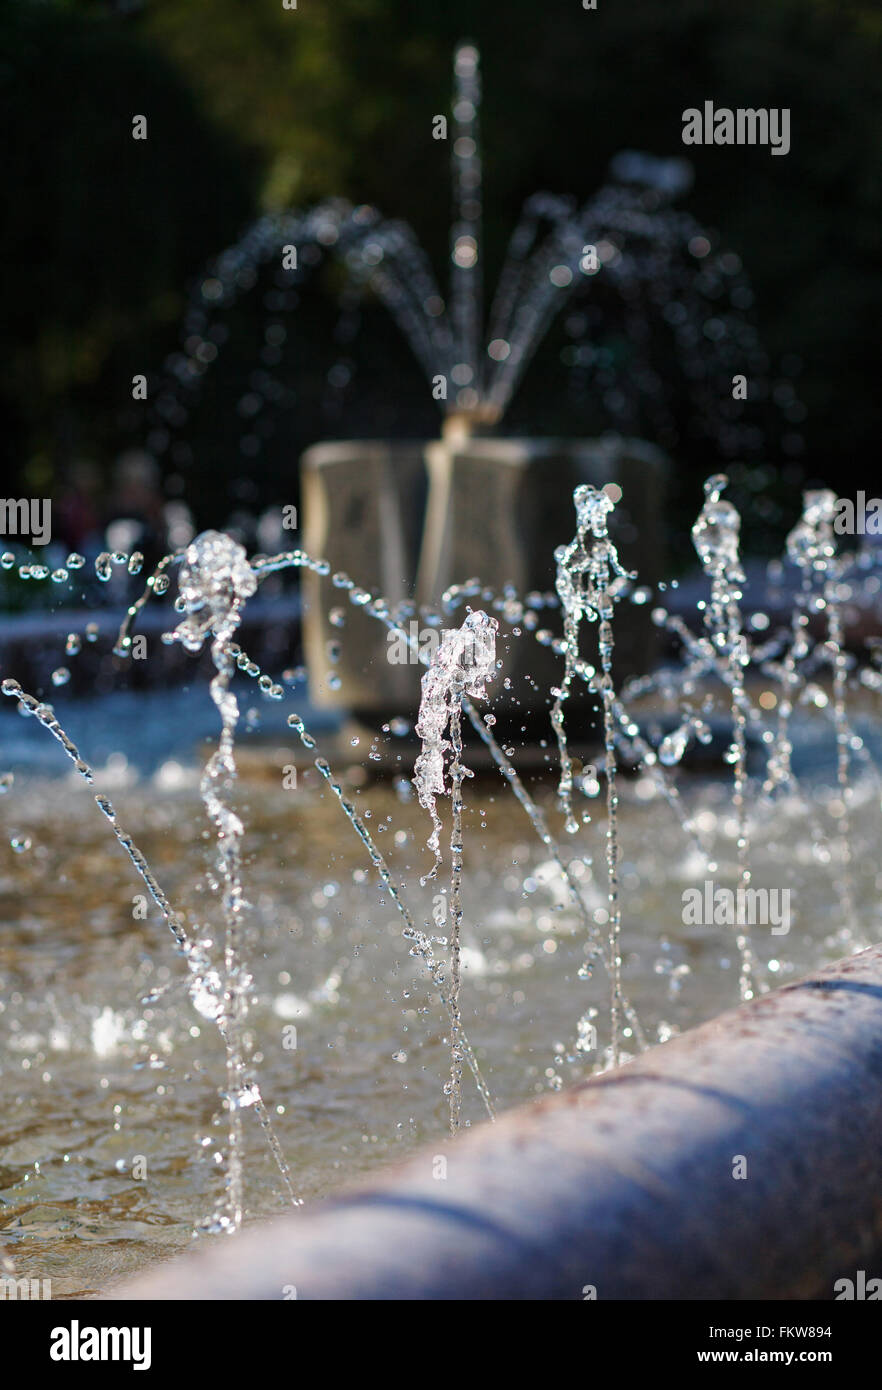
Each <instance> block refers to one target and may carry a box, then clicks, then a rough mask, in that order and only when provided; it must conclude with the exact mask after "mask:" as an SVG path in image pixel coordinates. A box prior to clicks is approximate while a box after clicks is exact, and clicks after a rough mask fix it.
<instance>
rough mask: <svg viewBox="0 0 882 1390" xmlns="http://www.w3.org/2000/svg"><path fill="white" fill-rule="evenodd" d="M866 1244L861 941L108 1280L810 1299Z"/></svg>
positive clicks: (876, 999)
mask: <svg viewBox="0 0 882 1390" xmlns="http://www.w3.org/2000/svg"><path fill="white" fill-rule="evenodd" d="M739 1155H741V1156H743V1159H744V1160H745V1161H746V1172H747V1176H746V1178H744V1179H736V1178H735V1177H734V1176H733V1171H734V1170H735V1169H736V1168H737V1167H738V1165H739V1160H738V1156H739ZM439 1159H446V1171H447V1176H446V1178H441V1177H436V1176H434V1174H436V1173H438V1172H440V1171H442V1170H443V1165H442V1164H441V1163H440V1162H439ZM880 1249H882V947H879V946H875V947H872V948H871V949H869V950H866V951H863V952H861V953H860V954H859V955H856V956H852V957H850V958H849V959H847V960H844V961H840V962H838V963H837V964H836V965H833V966H830V967H828V968H827V969H825V970H822V971H820V972H818V973H817V974H816V975H813V976H811V977H809V978H808V979H805V980H802V981H801V982H799V983H796V984H791V985H787V986H784V987H783V988H781V989H778V990H776V991H775V992H774V993H773V994H768V995H766V996H765V997H763V998H761V999H758V1000H755V1001H753V1002H752V1003H750V1004H748V1005H745V1006H743V1007H742V1008H740V1009H738V1010H736V1011H734V1012H732V1013H729V1014H725V1015H723V1016H722V1017H721V1018H719V1019H716V1020H714V1021H713V1022H712V1023H709V1024H706V1025H705V1026H704V1027H701V1028H698V1029H695V1030H694V1031H693V1032H690V1033H687V1034H684V1035H683V1036H682V1037H679V1038H676V1039H674V1040H673V1041H671V1042H669V1043H666V1044H665V1045H664V1046H662V1047H659V1048H657V1049H656V1050H654V1051H652V1052H650V1053H649V1054H647V1055H646V1056H645V1057H642V1058H640V1059H638V1060H636V1061H634V1062H631V1063H629V1064H628V1065H627V1066H625V1067H623V1068H622V1069H621V1070H620V1071H618V1072H617V1073H615V1074H611V1075H607V1076H602V1077H598V1078H595V1079H593V1080H590V1081H588V1082H586V1083H584V1084H582V1085H580V1086H577V1087H575V1088H573V1089H572V1090H569V1091H565V1092H562V1093H561V1094H559V1095H554V1096H550V1097H548V1098H547V1099H542V1100H540V1101H536V1102H534V1103H532V1104H530V1105H527V1106H524V1107H522V1108H520V1109H517V1110H514V1111H511V1112H509V1113H508V1114H507V1115H505V1116H504V1117H503V1118H502V1119H501V1120H500V1121H499V1122H498V1123H497V1124H496V1125H494V1126H490V1125H483V1126H482V1127H480V1128H476V1129H474V1130H471V1131H469V1132H467V1133H466V1134H464V1135H463V1136H462V1137H461V1138H460V1139H458V1140H456V1141H453V1142H451V1141H441V1140H439V1141H438V1142H437V1143H436V1144H435V1146H434V1149H432V1150H425V1151H423V1152H422V1153H420V1154H417V1155H416V1156H415V1157H414V1158H412V1159H410V1160H409V1161H408V1162H406V1163H404V1164H402V1165H400V1166H398V1167H396V1168H393V1169H389V1170H386V1171H385V1172H383V1173H382V1174H380V1175H379V1176H378V1177H376V1178H375V1179H372V1180H371V1182H370V1183H369V1184H368V1185H367V1186H362V1187H360V1188H358V1189H357V1190H354V1191H351V1192H348V1193H344V1194H343V1195H342V1196H340V1197H337V1198H335V1199H332V1200H328V1201H325V1202H322V1203H320V1204H317V1205H316V1206H315V1207H313V1208H310V1209H307V1210H305V1211H304V1212H303V1213H302V1214H300V1215H296V1216H291V1217H286V1218H284V1219H282V1220H279V1221H274V1222H272V1223H268V1224H265V1225H258V1226H255V1227H252V1228H251V1229H250V1230H248V1231H246V1232H245V1233H244V1234H242V1235H240V1236H237V1237H233V1238H231V1239H229V1240H224V1241H222V1242H217V1243H215V1244H213V1245H212V1246H211V1247H210V1248H209V1247H206V1248H205V1249H203V1250H201V1251H198V1252H196V1253H195V1254H190V1255H187V1256H184V1257H181V1258H180V1259H178V1260H176V1261H172V1262H171V1263H170V1264H167V1265H163V1266H158V1267H155V1268H154V1269H152V1270H150V1271H149V1272H147V1273H145V1274H143V1275H141V1276H139V1277H138V1278H136V1279H134V1280H132V1281H130V1282H128V1283H127V1284H125V1285H123V1286H121V1287H120V1288H119V1289H117V1290H115V1291H114V1293H113V1294H112V1295H111V1296H115V1297H120V1298H149V1299H176V1298H259V1299H279V1298H282V1297H284V1296H287V1297H289V1298H290V1297H292V1296H293V1294H292V1292H291V1287H290V1286H292V1285H293V1286H294V1287H296V1290H297V1295H296V1296H297V1298H298V1299H494V1298H498V1299H582V1298H583V1297H585V1293H584V1292H583V1291H584V1290H585V1286H587V1285H593V1286H594V1287H595V1288H596V1290H597V1297H598V1299H614V1298H629V1299H637V1298H651V1299H749V1298H772V1299H776V1298H777V1299H793V1298H797V1299H798V1298H831V1297H833V1283H834V1281H835V1280H836V1279H837V1278H843V1277H851V1278H854V1276H855V1272H856V1271H857V1270H858V1269H865V1270H867V1272H868V1276H869V1274H870V1273H871V1272H872V1273H874V1274H879V1273H882V1270H878V1269H875V1268H874V1263H873V1262H874V1260H875V1259H876V1258H877V1255H878V1252H879V1251H880ZM283 1291H284V1292H283Z"/></svg>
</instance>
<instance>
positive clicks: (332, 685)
mask: <svg viewBox="0 0 882 1390" xmlns="http://www.w3.org/2000/svg"><path fill="white" fill-rule="evenodd" d="M480 104H481V84H480V75H479V57H478V53H477V50H476V49H475V48H474V46H473V45H471V44H462V45H460V47H459V48H458V50H457V52H456V55H455V60H454V95H453V103H452V118H451V128H450V132H449V134H450V151H451V163H452V176H453V177H452V184H453V211H452V218H451V229H450V288H449V294H448V296H447V298H446V299H445V297H444V295H443V293H442V290H441V287H440V286H439V284H438V283H437V281H436V278H435V275H434V273H433V270H432V267H431V265H430V263H429V261H428V258H427V256H426V255H425V253H424V251H423V250H422V248H421V246H420V244H419V242H418V241H417V238H416V236H415V234H414V232H413V231H412V229H411V228H410V227H409V226H408V225H407V224H406V223H404V222H402V221H400V220H397V219H390V218H386V217H383V216H381V214H380V213H379V212H378V211H377V210H376V209H375V208H372V207H369V206H359V207H352V206H351V205H349V204H347V203H346V202H344V201H342V200H330V201H328V202H325V203H322V204H320V205H319V206H318V207H316V208H313V209H311V210H310V211H308V212H297V211H291V212H287V213H284V214H279V215H276V216H267V217H263V218H261V219H259V220H258V221H257V222H256V223H255V224H254V225H253V226H252V227H251V228H249V229H248V231H247V232H246V233H245V235H244V236H243V237H242V238H241V239H240V240H239V241H238V242H237V243H236V244H235V245H234V246H232V247H230V248H229V249H228V250H226V251H224V252H223V253H222V254H221V255H220V256H218V258H217V259H216V261H215V262H214V263H213V264H212V265H211V266H209V267H208V269H207V271H206V273H205V275H204V276H202V277H200V279H199V282H198V284H197V286H196V288H195V290H194V293H193V296H192V300H191V304H190V308H189V310H188V312H187V314H186V317H185V321H184V326H183V334H182V338H183V350H182V351H180V352H178V353H175V354H173V355H172V357H171V358H170V360H169V362H168V364H167V368H168V372H167V376H168V380H167V385H166V387H165V388H164V389H163V390H162V391H161V392H160V393H159V395H158V398H157V406H156V418H155V428H154V429H153V431H152V433H151V435H150V442H151V448H153V449H154V450H161V451H166V450H169V449H172V448H173V447H174V445H173V440H174V438H175V435H176V431H177V429H178V428H179V427H180V425H181V424H182V423H184V422H186V421H187V420H188V419H189V418H190V414H191V412H192V410H193V409H194V408H195V406H196V404H197V402H198V398H199V391H200V387H201V383H202V382H203V380H204V378H205V376H206V374H207V373H208V372H210V371H214V370H217V363H218V362H219V361H220V359H221V358H222V355H223V348H224V343H225V341H227V339H228V337H229V329H228V326H227V322H226V320H227V318H228V316H229V314H230V313H231V312H232V310H233V307H234V305H235V304H236V302H237V301H238V299H239V298H240V296H242V295H243V294H252V293H256V292H263V294H264V297H265V300H266V302H267V304H268V306H269V308H268V313H267V326H266V330H265V333H264V340H265V344H266V346H265V347H264V349H263V350H262V352H261V361H260V368H259V371H257V372H255V373H252V375H251V378H250V380H249V385H248V390H247V391H246V392H245V394H244V395H243V396H242V397H241V399H240V401H239V408H240V412H241V415H242V417H243V418H244V420H245V424H244V425H242V426H241V428H242V430H243V434H242V439H241V447H242V449H243V452H245V456H246V457H247V458H248V459H250V460H258V461H259V458H260V452H259V451H260V447H261V441H260V435H259V431H257V430H256V429H255V421H256V420H257V421H259V420H260V418H261V416H262V415H263V414H265V413H266V412H267V411H269V410H270V409H272V407H273V405H274V403H275V402H277V401H279V400H282V399H284V398H285V397H286V393H288V392H289V391H290V382H289V381H288V380H287V378H286V377H285V376H284V374H283V371H282V369H281V359H282V345H283V344H284V342H285V340H286V337H287V336H288V333H289V329H288V327H287V326H286V324H287V323H288V320H289V318H290V319H292V322H294V323H296V319H295V318H294V317H293V316H295V315H296V311H297V306H298V302H299V299H298V295H299V293H300V292H301V289H302V287H303V286H305V285H306V284H307V283H308V282H309V281H310V280H311V279H312V278H313V277H314V276H315V275H316V274H317V272H318V271H319V269H320V268H321V266H322V265H323V264H324V263H325V262H327V261H328V260H333V261H334V262H336V263H338V264H340V265H342V268H343V270H344V272H345V275H346V284H345V288H344V290H343V292H342V308H341V326H340V332H339V333H338V335H337V336H338V337H339V338H341V339H343V340H344V344H345V341H348V340H349V339H350V338H351V337H352V335H353V333H354V331H355V329H354V327H353V326H352V323H351V320H353V319H354V317H355V315H356V309H357V305H358V304H359V303H360V302H361V301H362V299H363V298H364V296H366V295H368V294H372V295H374V296H375V297H377V298H378V299H379V300H380V301H381V302H382V303H384V304H385V305H386V306H387V307H388V309H389V311H390V312H391V314H392V315H393V316H394V318H395V320H396V322H397V323H398V325H399V326H400V328H401V331H402V334H403V336H404V338H405V340H406V342H407V344H408V345H409V347H410V348H411V350H412V352H413V354H414V356H415V357H416V359H417V361H418V362H419V364H420V367H421V368H422V371H423V373H424V375H425V378H426V383H427V384H426V390H427V392H431V394H432V397H433V399H435V400H436V402H437V404H438V406H439V408H440V410H441V412H442V417H443V428H442V431H441V437H440V438H438V439H434V440H428V441H427V440H419V441H412V442H411V441H400V440H399V441H388V440H378V439H371V440H342V441H325V442H322V443H320V444H317V445H314V446H312V447H311V448H310V449H308V450H307V452H306V454H305V456H304V458H303V460H302V466H301V492H302V499H303V517H304V527H303V541H304V544H305V546H306V548H307V549H308V550H309V551H310V552H311V553H314V554H321V555H323V556H325V557H326V558H327V559H328V561H329V562H330V564H331V565H332V567H333V568H334V569H348V570H350V571H352V572H353V573H355V574H358V575H359V577H360V579H361V581H362V582H363V583H365V584H368V585H370V586H371V587H372V588H376V589H379V590H380V591H381V592H382V593H384V594H385V595H386V597H387V600H388V601H389V602H390V603H393V604H398V603H402V602H410V603H412V604H413V605H414V613H413V616H414V618H415V619H416V620H417V621H419V618H420V614H421V612H422V611H423V610H424V609H426V608H429V609H432V608H437V606H438V605H439V603H440V601H441V596H442V595H443V593H444V592H445V590H446V589H447V588H448V587H449V586H450V585H451V584H453V583H458V582H461V581H462V580H463V579H465V578H467V577H469V576H471V575H480V576H481V577H482V579H483V580H484V582H485V583H488V584H491V585H493V586H494V587H499V588H502V587H503V586H504V585H505V584H510V585H512V586H513V587H514V588H515V589H516V590H517V591H518V592H519V593H523V594H526V593H528V592H535V593H539V594H541V593H545V592H548V591H551V590H553V586H554V578H555V576H554V566H553V560H552V557H551V556H550V554H549V552H548V550H547V546H546V544H545V537H546V536H547V535H548V534H553V535H560V534H563V533H564V530H565V528H566V526H567V525H568V521H569V517H568V506H569V502H568V499H569V498H570V497H571V496H572V492H573V489H574V488H575V487H576V486H578V485H579V484H580V483H581V484H588V485H593V486H595V487H600V486H602V485H603V484H604V483H606V482H610V481H611V482H615V483H616V484H617V485H618V486H619V487H620V489H621V491H622V494H623V501H622V503H621V504H620V507H619V510H618V513H617V515H616V518H615V523H614V524H615V526H616V528H617V536H616V542H617V545H618V546H619V548H620V549H621V552H622V555H623V559H624V563H625V564H626V565H628V566H630V567H632V568H633V567H634V566H635V565H636V563H637V560H638V557H639V562H640V571H641V574H642V576H643V578H644V582H647V583H653V582H655V581H657V580H659V579H661V578H662V577H663V574H664V571H665V561H664V556H663V551H662V545H661V536H660V530H659V527H658V525H657V524H656V522H657V518H658V517H659V516H660V515H661V513H662V510H663V503H664V495H665V487H666V478H667V463H666V458H665V455H664V453H663V452H662V451H661V449H659V448H658V447H656V446H654V445H652V444H650V443H649V442H647V436H648V437H651V438H653V439H655V440H657V441H661V442H662V443H663V444H666V445H670V446H673V447H676V438H677V436H676V430H675V428H674V426H675V422H674V420H673V419H672V417H671V414H670V409H669V406H668V404H667V399H668V391H667V373H668V371H669V363H670V362H671V361H673V362H674V363H676V368H677V380H678V382H680V383H685V388H686V390H687V393H688V402H689V412H690V415H689V422H690V428H692V429H693V430H698V431H699V434H700V435H702V434H703V436H704V437H706V438H707V439H708V443H709V445H710V446H712V447H713V449H714V451H715V453H718V454H721V455H722V456H723V457H732V458H736V457H750V456H752V455H753V454H755V453H756V451H757V448H758V446H759V445H761V444H762V441H763V436H762V433H761V432H760V431H759V430H758V428H757V424H756V420H755V418H754V415H753V413H752V411H753V407H752V406H747V405H745V403H744V402H743V401H742V400H740V399H738V398H737V397H735V398H733V380H734V379H736V376H737V374H739V373H747V374H748V376H749V378H750V382H751V400H752V401H753V400H761V399H762V398H763V397H764V395H767V394H768V389H769V388H768V377H769V373H770V363H769V360H768V357H767V355H766V354H765V352H764V351H763V348H762V345H761V343H760V341H759V339H758V336H757V333H756V331H755V329H754V328H753V326H752V325H751V323H750V321H749V318H748V311H749V309H750V306H751V304H752V300H753V296H752V292H751V290H750V286H749V283H748V280H747V278H746V276H745V274H744V271H743V269H742V266H741V262H740V260H739V258H738V257H737V256H736V255H734V254H733V253H732V252H730V251H726V250H725V249H722V248H718V247H715V246H714V244H713V240H712V237H711V235H710V234H709V233H708V232H707V231H706V229H705V228H703V227H702V226H701V225H700V224H699V223H698V222H697V221H696V220H695V219H694V218H693V217H692V216H690V215H689V214H688V213H687V212H685V211H683V210H682V209H680V208H678V207H677V206H676V199H677V198H678V197H679V196H680V195H682V193H683V192H684V190H685V189H686V188H687V187H688V185H689V182H690V178H691V173H690V169H689V166H688V164H687V163H686V162H685V161H683V160H682V159H669V160H662V159H655V158H652V157H650V156H647V155H640V154H637V153H635V152H628V151H625V152H623V153H622V154H620V155H619V156H617V157H616V158H615V159H614V160H613V162H612V167H611V175H612V177H611V181H610V182H609V183H608V184H607V185H605V186H604V187H603V188H601V189H600V190H599V191H598V192H597V193H596V194H595V195H594V196H593V197H591V198H589V199H588V200H587V201H586V202H585V203H584V204H583V205H582V206H581V207H580V206H578V204H577V203H576V202H575V201H574V200H573V199H571V198H567V197H560V196H557V195H551V194H548V193H537V194H535V195H534V196H532V197H531V198H530V199H528V201H527V203H526V205H525V207H524V209H523V212H522V214H521V216H520V218H519V220H518V222H517V224H516V226H515V228H514V230H513V232H512V235H511V238H510V241H509V244H508V247H507V251H506V254H505V258H504V261H503V265H502V268H501V271H500V274H499V279H498V284H497V288H496V292H495V295H494V296H493V299H492V302H491V304H490V308H489V312H488V313H487V314H486V315H485V311H484V295H483V282H484V277H485V269H484V245H483V239H482V230H481V217H482V198H483V193H482V160H481V151H480V144H479V130H478V121H479V111H480ZM564 311H566V316H565V318H564ZM562 318H563V327H564V333H565V337H566V340H567V345H566V346H565V347H563V348H561V349H560V352H561V356H562V359H563V364H562V366H563V373H564V374H565V375H568V376H569V378H570V388H571V394H572V396H573V399H574V400H575V401H577V402H579V401H585V400H592V401H602V402H603V408H604V412H605V418H606V419H607V421H608V423H609V424H610V425H611V426H612V429H609V430H607V432H605V433H603V434H602V435H600V436H599V437H596V438H589V439H579V438H576V439H562V438H537V437H534V436H531V437H525V436H514V437H512V436H508V437H506V436H504V435H502V434H500V432H499V430H500V426H501V422H502V421H503V419H504V417H505V415H506V412H507V411H508V409H509V407H510V404H511V401H512V398H513V396H514V394H515V393H516V391H517V390H518V388H519V386H520V385H521V383H522V381H523V378H524V375H525V373H526V372H527V369H528V367H529V366H530V363H531V362H532V360H533V359H534V357H535V355H536V353H537V352H538V351H539V349H540V346H541V344H542V343H543V340H544V339H545V338H547V336H548V334H549V331H550V329H551V328H552V326H553V325H554V324H555V322H556V321H558V320H561V319H562ZM608 320H609V321H611V322H612V323H614V324H615V325H616V327H617V329H618V331H617V333H616V334H614V335H613V336H612V337H611V336H610V330H609V328H608V327H607V328H604V325H606V324H607V321H608ZM602 330H603V331H602ZM622 330H623V331H622ZM341 351H343V352H344V358H343V359H341V361H340V362H338V363H337V364H336V365H334V366H333V367H332V368H331V370H330V372H329V374H328V381H329V390H330V391H331V392H332V394H335V395H336V396H339V398H340V399H339V401H338V404H337V411H338V413H340V412H341V411H342V410H344V409H345V391H346V384H347V383H348V382H349V381H350V380H351V377H352V370H353V362H352V361H351V358H350V357H349V356H346V355H345V353H346V348H345V345H344V347H343V348H342V349H341ZM550 477H553V478H554V479H555V482H556V485H555V486H554V487H553V488H549V486H548V479H549V478H550ZM475 497H480V498H481V499H482V503H483V505H482V507H481V508H476V507H475V506H474V499H475ZM303 592H304V596H305V599H306V617H305V640H306V650H307V656H308V663H309V669H310V674H311V682H312V685H311V693H312V696H313V699H314V700H315V701H316V702H318V703H320V704H321V705H322V707H323V708H345V709H347V710H352V709H354V710H356V712H358V713H361V714H362V715H364V716H365V719H366V722H368V723H370V722H376V716H377V715H380V716H382V715H383V714H384V713H385V711H386V710H387V709H388V708H389V707H390V706H391V705H396V706H401V705H402V703H403V699H404V696H405V695H406V694H407V695H409V696H410V698H411V699H413V683H412V682H410V681H408V679H407V675H406V673H405V672H403V671H401V670H400V669H397V668H396V666H395V665H393V664H392V663H390V662H388V661H387V660H386V659H385V655H386V653H385V651H384V649H383V646H382V637H381V635H379V634H378V633H377V631H376V629H375V628H374V626H373V625H372V624H370V623H369V622H367V621H363V620H361V619H360V618H359V617H358V616H357V615H356V616H353V617H352V618H351V620H350V623H349V628H348V641H347V643H346V644H345V648H344V649H343V650H342V651H341V652H340V653H339V655H338V656H337V658H336V660H335V661H333V662H331V661H329V659H328V655H327V653H328V650H329V648H331V649H332V650H335V651H336V634H335V632H334V630H333V627H332V626H331V624H330V623H329V621H328V618H327V613H326V610H325V608H324V606H323V605H322V603H321V602H320V596H319V590H318V588H317V587H316V582H315V580H314V579H313V577H311V576H310V575H306V576H304V584H303ZM653 641H654V633H653V629H652V626H651V624H650V623H649V622H648V619H647V615H646V613H645V612H641V611H638V610H634V611H633V612H632V613H631V614H629V617H628V621H627V622H626V623H625V624H623V627H622V631H621V632H620V634H619V650H618V660H619V664H620V670H624V669H625V668H626V667H627V668H629V669H632V670H639V669H644V668H645V664H646V654H647V651H648V649H649V648H650V646H651V644H652V643H653ZM513 654H514V655H515V657H516V656H517V654H516V652H515V653H513ZM531 673H532V675H533V676H534V678H535V679H536V680H537V682H538V684H539V686H540V687H541V688H543V689H544V688H545V686H547V684H548V683H550V681H551V679H552V676H553V664H552V663H550V662H545V660H544V655H543V654H541V653H540V654H539V657H538V658H537V657H536V656H535V655H534V656H533V657H532V665H531ZM524 674H526V672H525V669H524V668H519V669H518V670H517V672H516V675H517V676H518V677H520V676H522V675H524ZM573 698H577V695H576V694H575V693H574V695H573ZM412 713H415V708H413V710H412Z"/></svg>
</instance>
